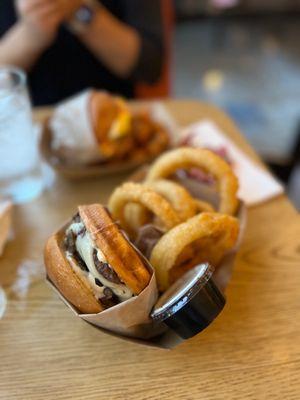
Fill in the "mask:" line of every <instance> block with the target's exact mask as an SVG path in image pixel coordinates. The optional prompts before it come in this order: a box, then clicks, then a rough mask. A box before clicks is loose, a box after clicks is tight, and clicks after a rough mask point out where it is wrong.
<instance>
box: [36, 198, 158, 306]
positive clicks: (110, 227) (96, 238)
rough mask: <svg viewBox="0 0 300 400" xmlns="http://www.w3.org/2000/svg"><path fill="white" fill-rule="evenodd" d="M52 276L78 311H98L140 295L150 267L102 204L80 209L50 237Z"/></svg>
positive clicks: (48, 258) (47, 258)
mask: <svg viewBox="0 0 300 400" xmlns="http://www.w3.org/2000/svg"><path fill="white" fill-rule="evenodd" d="M44 258H45V265H46V269H47V273H48V276H49V278H50V280H51V281H52V282H53V283H54V285H55V286H56V287H57V288H58V290H59V291H60V292H61V293H62V295H63V296H64V297H65V298H66V299H67V300H68V301H69V302H70V303H72V304H73V305H74V306H75V307H76V308H77V309H78V310H79V311H80V312H82V313H85V314H90V313H98V312H100V311H102V310H104V309H106V308H109V307H112V306H114V305H116V304H118V303H120V302H123V301H125V300H128V299H130V298H131V297H133V296H136V295H138V294H139V293H140V292H141V291H142V290H143V289H144V288H145V287H146V286H147V285H148V283H149V280H150V272H149V271H148V269H147V267H146V266H145V264H144V262H143V261H142V259H141V258H140V256H139V255H138V253H137V252H136V250H135V249H134V248H133V247H132V245H131V244H130V242H129V241H128V239H127V238H126V237H125V236H124V234H123V233H122V232H121V230H120V229H119V227H118V226H117V224H116V223H115V222H114V221H113V220H112V218H111V216H110V214H109V212H108V211H107V209H106V208H105V207H103V206H102V205H100V204H92V205H88V206H79V207H78V213H77V214H76V215H75V216H74V217H73V219H72V221H71V222H70V223H69V224H68V225H67V226H66V227H65V228H64V229H62V230H61V231H59V232H58V233H56V234H54V235H52V236H51V237H50V239H49V240H48V242H47V244H46V247H45V252H44Z"/></svg>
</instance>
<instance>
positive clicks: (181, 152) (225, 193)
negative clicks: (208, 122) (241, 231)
mask: <svg viewBox="0 0 300 400" xmlns="http://www.w3.org/2000/svg"><path fill="white" fill-rule="evenodd" d="M189 168H199V169H201V170H204V171H205V172H208V173H210V174H212V175H213V177H214V178H215V180H216V183H217V186H218V190H219V194H220V206H219V212H220V213H224V214H229V215H234V214H235V212H236V210H237V206H238V199H237V196H236V194H237V190H238V181H237V178H236V176H235V175H234V173H233V172H232V170H231V167H230V166H229V165H228V164H227V163H226V161H224V160H223V159H222V158H220V157H219V156H218V155H217V154H215V153H213V152H212V151H210V150H206V149H200V148H197V149H195V148H189V147H181V148H178V149H175V150H171V151H169V152H167V153H165V154H163V155H162V156H160V157H159V158H158V159H157V160H156V162H154V163H153V164H152V166H151V167H150V169H149V172H148V174H147V177H146V182H152V181H155V180H157V179H162V178H167V177H168V176H170V175H172V174H174V173H175V172H176V171H177V170H178V169H189Z"/></svg>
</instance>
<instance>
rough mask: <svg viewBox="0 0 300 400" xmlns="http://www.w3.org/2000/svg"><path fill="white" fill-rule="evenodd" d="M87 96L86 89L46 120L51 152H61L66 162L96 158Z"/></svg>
mask: <svg viewBox="0 0 300 400" xmlns="http://www.w3.org/2000/svg"><path fill="white" fill-rule="evenodd" d="M90 96H91V90H90V89H88V90H85V91H84V92H82V93H80V94H77V95H75V96H74V97H72V98H70V99H67V100H65V101H64V102H62V103H60V104H59V105H58V106H57V107H56V108H55V109H54V112H53V115H52V117H51V118H50V121H49V126H50V129H51V132H52V141H51V147H52V149H53V150H54V151H63V152H64V154H65V156H66V157H67V158H68V159H73V160H76V162H78V163H86V162H92V161H95V160H99V159H100V154H99V149H98V145H97V141H96V138H95V135H94V132H93V128H92V125H91V118H90V115H89V101H90Z"/></svg>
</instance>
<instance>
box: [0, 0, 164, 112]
mask: <svg viewBox="0 0 300 400" xmlns="http://www.w3.org/2000/svg"><path fill="white" fill-rule="evenodd" d="M162 31H163V28H162V21H161V12H160V1H159V0H143V1H142V2H141V1H139V0H101V1H98V0H16V1H15V4H14V2H13V1H12V0H1V1H0V65H15V66H18V67H20V68H23V69H25V70H26V71H28V82H29V88H30V91H31V97H32V100H33V103H34V104H35V105H43V104H53V103H56V102H58V101H60V100H62V99H64V98H66V97H68V96H71V95H73V94H75V93H77V92H79V91H80V90H83V89H85V88H87V87H95V88H99V89H106V90H109V91H111V92H113V93H118V94H121V95H123V96H125V97H133V95H134V86H135V83H136V82H146V83H154V82H155V81H156V80H157V79H158V78H159V77H160V72H161V67H162V60H163V55H164V49H163V33H162Z"/></svg>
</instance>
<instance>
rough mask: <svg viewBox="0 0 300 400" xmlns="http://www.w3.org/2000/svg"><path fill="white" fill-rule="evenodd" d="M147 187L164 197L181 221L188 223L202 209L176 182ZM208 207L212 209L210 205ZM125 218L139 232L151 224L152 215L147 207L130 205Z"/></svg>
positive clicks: (148, 185) (162, 180) (155, 183)
mask: <svg viewBox="0 0 300 400" xmlns="http://www.w3.org/2000/svg"><path fill="white" fill-rule="evenodd" d="M145 186H146V187H148V188H150V189H152V190H154V191H155V192H156V193H158V194H159V195H161V196H162V197H164V198H165V199H166V200H167V201H168V202H169V203H170V204H171V205H172V207H173V208H174V210H175V211H176V212H177V214H178V215H179V217H180V218H181V221H186V220H187V219H188V218H191V217H192V216H194V215H195V214H197V212H199V211H200V209H201V206H200V204H198V201H196V200H195V199H193V197H192V196H191V195H190V194H189V192H188V191H187V190H186V189H185V188H184V187H182V186H181V185H179V184H178V183H176V182H173V181H170V180H167V179H159V180H157V181H153V182H149V183H146V184H145ZM207 206H208V208H209V207H210V206H209V204H207ZM203 207H204V206H203ZM204 208H205V207H204ZM125 218H126V221H127V224H128V225H129V226H130V227H131V229H132V230H134V231H137V230H138V229H139V228H140V227H141V226H143V225H145V224H147V223H149V222H150V219H151V214H150V213H149V210H148V209H147V208H146V207H144V206H141V205H140V204H128V205H127V206H126V209H125Z"/></svg>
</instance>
